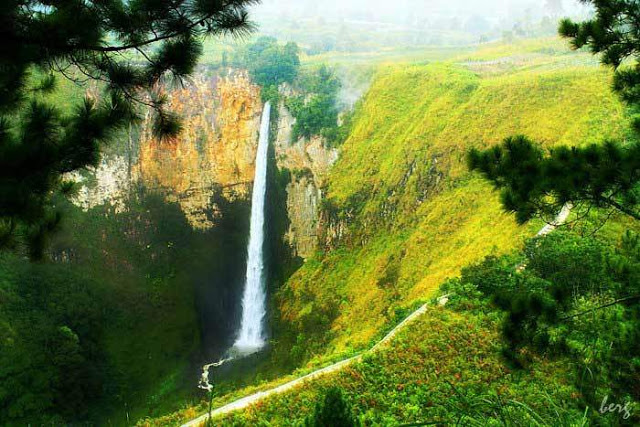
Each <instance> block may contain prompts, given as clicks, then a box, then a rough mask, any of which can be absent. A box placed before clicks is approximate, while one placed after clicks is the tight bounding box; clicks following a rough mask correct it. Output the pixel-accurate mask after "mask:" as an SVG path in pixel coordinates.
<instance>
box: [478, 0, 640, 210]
mask: <svg viewBox="0 0 640 427" xmlns="http://www.w3.org/2000/svg"><path fill="white" fill-rule="evenodd" d="M581 2H582V3H585V4H591V5H593V6H594V8H595V11H596V13H595V16H594V18H593V19H591V20H589V21H585V22H581V23H575V22H572V21H571V20H569V19H565V20H563V21H561V23H560V28H559V32H560V34H561V35H562V36H564V37H566V38H569V39H570V41H571V45H572V46H573V47H574V48H575V49H579V48H583V47H587V48H589V49H590V50H591V52H593V53H594V54H599V55H601V60H602V63H603V64H605V65H608V66H611V67H613V68H614V70H615V75H614V85H613V89H614V90H615V91H616V93H618V94H619V95H620V96H621V98H622V100H623V101H625V102H626V103H627V104H629V106H630V107H631V108H632V109H633V110H636V111H637V109H638V107H640V62H639V59H640V3H638V2H637V1H635V0H581ZM627 60H628V61H630V62H631V63H630V66H629V67H621V65H622V64H623V62H625V61H627ZM634 127H635V130H636V131H639V130H640V120H638V119H636V120H635V123H634ZM468 164H469V167H470V168H471V169H472V170H478V171H480V172H481V173H482V174H483V175H484V176H485V177H486V178H487V179H489V180H491V181H492V182H493V184H494V185H495V186H496V187H497V188H499V189H501V190H502V202H503V206H504V208H505V209H506V210H508V211H512V212H516V215H517V219H518V221H519V222H526V221H528V220H529V219H531V218H532V217H534V216H548V215H549V214H550V212H553V211H554V210H555V211H557V210H558V209H559V207H560V206H562V205H563V204H565V203H568V202H570V203H573V204H574V205H585V206H587V208H588V209H589V208H592V207H595V208H603V207H604V208H607V207H608V208H614V209H616V210H618V211H620V212H623V213H624V214H626V215H629V216H631V217H632V218H635V219H640V211H639V210H638V205H639V203H640V144H639V143H638V142H633V143H624V142H620V141H610V142H607V143H606V144H604V145H601V146H594V145H591V146H588V147H585V148H575V147H572V148H568V147H560V148H557V149H555V150H553V151H551V152H550V153H544V151H543V150H542V149H541V148H539V147H538V146H537V144H535V143H534V142H532V141H530V140H528V139H527V138H526V137H522V136H520V137H511V138H507V139H506V140H505V141H504V143H503V144H502V145H501V146H499V147H495V148H491V149H488V150H485V151H479V150H472V151H471V153H470V154H469V156H468Z"/></svg>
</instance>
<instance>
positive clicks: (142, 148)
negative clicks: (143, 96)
mask: <svg viewBox="0 0 640 427" xmlns="http://www.w3.org/2000/svg"><path fill="white" fill-rule="evenodd" d="M282 90H283V92H284V94H285V95H286V93H287V92H291V89H290V88H283V89H282ZM167 96H168V97H169V107H170V109H171V110H172V111H175V112H176V113H177V114H179V115H180V116H181V117H182V120H183V125H184V129H183V131H182V133H181V135H180V137H179V138H177V139H175V140H164V141H160V140H157V139H156V138H154V137H153V135H152V132H151V129H152V123H151V117H150V114H148V115H147V117H146V118H145V120H144V122H143V123H142V125H141V127H140V129H139V130H138V131H137V132H134V131H132V132H129V136H128V138H129V141H128V142H127V143H126V144H121V146H123V147H125V148H122V149H119V150H116V152H114V153H111V154H109V155H107V156H105V158H104V159H103V161H102V163H101V165H100V167H99V168H97V169H96V170H95V171H92V172H93V173H92V174H90V175H91V176H89V177H83V176H81V175H79V174H78V175H76V176H75V178H76V179H78V180H80V181H82V182H83V184H84V185H83V186H82V188H81V190H80V192H79V194H78V196H77V199H76V202H77V204H79V205H80V206H82V207H84V208H87V209H88V208H90V207H92V206H96V205H100V204H103V203H111V204H113V205H114V206H116V208H117V209H124V208H125V200H126V197H128V195H129V194H131V190H132V189H134V188H137V187H138V186H142V187H144V188H146V189H150V190H154V191H158V192H160V193H161V194H163V195H164V196H165V198H166V200H167V201H170V202H176V203H178V204H179V205H180V207H181V209H182V211H183V212H184V213H185V216H186V217H187V220H188V221H189V223H190V224H191V225H192V227H194V228H195V229H209V228H211V227H212V226H214V225H215V223H216V218H217V215H218V209H217V207H216V206H215V200H214V195H216V194H221V195H222V196H224V197H225V198H226V199H227V200H229V201H233V200H235V199H238V198H246V197H248V196H249V193H250V191H251V185H252V182H253V177H254V168H255V155H256V149H257V143H258V132H259V129H260V116H261V114H262V103H261V100H260V90H259V88H258V87H257V86H255V85H253V84H252V83H251V82H250V80H249V78H248V77H247V75H246V74H245V73H241V72H233V73H230V74H229V75H227V76H225V77H214V78H211V77H204V76H202V75H200V76H197V77H195V78H194V79H192V80H191V81H190V82H188V83H187V84H186V85H185V86H184V87H181V88H177V89H173V90H170V91H168V92H167ZM277 112H278V114H277V117H278V120H277V122H276V123H274V127H275V129H274V130H275V140H274V146H275V152H276V159H277V166H278V168H280V169H283V168H286V169H288V170H289V171H290V172H291V182H290V183H289V184H288V185H287V189H286V190H287V210H288V214H289V220H290V228H289V230H288V233H287V235H286V239H287V241H288V243H289V244H290V245H291V247H292V248H293V249H294V252H295V254H297V255H298V256H301V257H302V258H306V257H308V256H310V255H311V254H312V253H313V251H314V250H315V249H316V247H317V236H318V234H319V230H318V224H319V221H318V212H319V206H320V202H321V199H322V190H321V188H322V186H323V184H324V180H325V178H326V175H327V173H328V171H329V169H330V168H331V166H332V165H333V163H334V162H335V161H336V160H337V158H338V153H337V151H336V150H334V149H327V148H325V147H324V145H323V141H322V140H321V139H320V138H312V139H311V140H308V141H307V140H300V141H292V138H291V135H292V128H293V125H294V123H295V119H294V118H293V117H292V116H291V114H290V113H289V111H288V110H287V109H286V107H285V106H284V103H283V102H281V103H280V104H279V105H278V110H277Z"/></svg>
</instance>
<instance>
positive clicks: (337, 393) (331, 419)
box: [307, 387, 358, 427]
mask: <svg viewBox="0 0 640 427" xmlns="http://www.w3.org/2000/svg"><path fill="white" fill-rule="evenodd" d="M307 425H308V426H309V427H325V426H332V427H353V426H356V425H358V424H357V422H356V419H355V417H354V416H353V413H352V412H351V407H350V406H349V403H348V402H347V400H346V399H345V397H344V393H343V392H342V390H341V389H339V388H338V387H332V388H330V389H329V390H327V392H326V394H325V395H324V398H323V400H322V401H320V402H318V404H317V405H316V408H315V410H314V412H313V415H312V416H311V418H310V419H309V421H308V422H307Z"/></svg>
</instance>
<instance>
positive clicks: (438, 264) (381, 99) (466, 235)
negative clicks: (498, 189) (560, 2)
mask: <svg viewBox="0 0 640 427" xmlns="http://www.w3.org/2000/svg"><path fill="white" fill-rule="evenodd" d="M549 43H550V45H551V47H548V48H547V49H546V50H545V49H543V48H542V47H541V46H543V47H544V46H546V42H543V43H541V44H538V43H530V44H528V45H525V46H520V49H522V51H524V52H523V53H519V56H517V57H515V56H513V55H512V53H513V52H518V50H517V49H515V48H504V47H491V48H489V49H488V50H487V51H484V52H482V51H481V52H479V53H476V54H474V55H470V56H466V57H461V58H459V60H456V61H450V62H449V63H447V64H444V65H442V64H440V65H426V66H424V65H419V66H408V67H407V66H396V67H389V68H386V69H384V70H382V71H381V72H380V73H379V75H378V76H377V78H376V79H375V81H374V83H373V85H372V87H371V89H370V91H369V93H368V94H367V96H366V99H365V100H364V104H363V106H362V108H361V109H360V111H359V112H358V113H357V115H356V119H355V126H354V128H353V130H352V134H351V136H350V138H349V139H348V141H347V142H346V144H345V146H344V148H343V151H342V153H341V157H340V160H339V161H338V163H337V164H336V166H335V167H334V169H333V170H332V173H331V176H330V179H329V185H328V189H327V196H328V199H329V200H330V201H331V204H332V205H333V206H334V209H335V210H337V211H338V212H341V215H342V218H346V215H344V212H348V211H350V210H351V212H352V213H353V214H352V215H350V216H349V218H348V220H347V221H348V223H349V224H350V230H351V231H350V235H349V236H348V238H347V239H345V240H346V243H343V244H342V245H341V247H340V248H339V249H338V250H335V251H332V252H329V253H327V254H318V256H317V257H315V258H314V259H312V260H310V261H309V262H307V264H306V265H305V266H304V267H303V268H302V269H300V270H299V271H298V272H297V273H296V274H295V275H294V277H293V278H292V279H291V280H290V281H289V283H288V285H287V287H286V288H285V289H284V290H283V291H282V294H281V296H280V301H281V308H282V313H283V317H284V318H285V319H287V320H288V321H290V322H293V323H294V324H295V325H296V326H297V328H298V330H299V331H300V333H303V334H304V333H307V332H308V331H307V329H309V325H310V324H311V323H313V322H311V321H310V319H311V318H312V317H313V318H317V317H318V316H319V315H318V313H319V312H325V313H326V316H328V317H329V318H331V314H330V313H331V312H337V313H339V315H338V316H337V318H335V320H333V319H331V320H333V321H332V322H330V329H331V332H330V333H329V334H328V335H327V336H325V337H324V338H326V339H327V342H328V343H329V344H330V345H329V348H328V349H327V348H318V350H317V351H318V353H324V352H328V353H331V352H342V351H345V350H348V349H350V348H354V347H356V348H357V347H361V346H363V345H364V344H366V343H367V342H369V341H370V340H371V339H372V338H373V337H374V336H375V335H376V334H377V333H378V332H379V330H380V329H381V328H383V326H384V325H385V324H386V323H388V322H389V321H390V320H391V319H392V317H393V316H392V314H391V313H392V312H393V308H394V307H397V306H407V305H410V304H412V302H414V301H415V300H417V299H421V298H425V297H428V296H429V295H430V294H431V292H432V291H433V290H434V289H435V288H436V287H437V286H438V285H439V284H440V283H441V282H442V281H443V280H444V279H445V278H447V277H451V276H455V275H457V273H458V271H459V269H460V268H461V267H463V266H464V265H467V264H469V263H472V262H475V261H477V260H479V259H481V258H483V257H484V256H485V255H487V254H491V253H494V254H498V253H505V252H508V251H510V250H512V249H514V248H516V247H518V246H519V245H520V243H521V242H522V239H523V238H524V237H526V236H531V235H532V233H533V231H534V229H535V228H536V227H538V226H539V225H540V224H532V225H530V226H528V227H520V226H517V224H515V222H514V220H513V218H512V216H511V215H508V214H505V213H503V212H502V211H501V209H500V205H499V201H498V196H497V194H496V193H495V192H493V191H492V190H491V187H490V186H489V185H487V184H486V183H485V182H483V181H482V180H480V179H479V178H478V177H475V176H472V175H470V174H469V173H468V172H467V171H466V168H465V166H464V153H465V152H466V151H467V150H468V148H469V147H471V146H482V147H486V146H489V145H492V144H495V143H498V142H500V141H501V140H502V139H503V138H504V137H506V136H509V135H513V134H517V133H522V134H526V135H529V136H530V137H532V138H534V139H536V140H538V141H540V142H542V143H543V144H544V145H545V146H546V147H553V146H554V145H557V144H569V145H575V144H581V143H585V142H596V141H601V140H603V139H606V138H613V137H619V136H623V135H624V132H625V129H626V119H625V113H624V109H623V107H622V106H621V104H620V103H619V102H618V101H617V100H616V99H615V97H614V96H613V95H612V94H611V93H610V91H609V84H610V83H609V80H610V74H609V72H608V71H606V70H604V69H602V68H597V67H594V66H593V62H592V61H590V60H589V58H588V57H586V56H585V55H582V54H568V53H567V52H563V51H557V50H554V49H557V43H556V42H549ZM554 46H555V47H554ZM522 51H521V52H522ZM541 51H542V52H552V53H553V54H552V55H548V54H543V53H540V52H541ZM501 54H502V55H507V56H506V57H505V58H504V59H503V61H502V63H500V61H498V63H497V64H496V63H495V62H496V61H495V58H499V57H500V55H501ZM482 61H492V62H490V63H483V62H482ZM485 64H486V66H487V67H489V69H485V68H483V67H485ZM423 199H424V200H423ZM336 307H337V310H336ZM324 320H325V323H327V322H326V319H324ZM325 354H326V353H325Z"/></svg>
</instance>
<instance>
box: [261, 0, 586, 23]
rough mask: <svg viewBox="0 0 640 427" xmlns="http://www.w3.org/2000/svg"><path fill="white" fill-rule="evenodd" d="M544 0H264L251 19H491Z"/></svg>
mask: <svg viewBox="0 0 640 427" xmlns="http://www.w3.org/2000/svg"><path fill="white" fill-rule="evenodd" d="M546 3H547V0H263V3H262V4H261V5H259V6H256V7H255V9H254V18H255V19H256V20H257V21H258V22H260V21H261V20H264V19H269V18H271V19H273V18H277V17H278V16H282V17H285V16H286V17H300V18H310V17H318V18H320V17H321V18H324V19H328V20H335V19H362V20H369V21H371V20H374V21H379V22H395V23H400V22H407V20H408V19H409V18H411V19H423V20H424V19H427V20H436V19H439V18H442V19H451V18H452V17H456V18H459V19H466V18H469V17H470V16H473V15H477V16H482V17H484V18H486V19H488V20H490V21H493V22H498V21H499V20H504V19H509V20H514V19H518V18H520V17H522V16H524V15H527V14H528V15H530V16H533V17H542V16H545V14H548V13H549V12H548V10H549V9H548V8H545V4H546ZM562 6H563V10H564V15H571V16H580V15H584V13H585V12H586V11H587V9H586V8H585V6H583V5H581V4H579V3H578V1H577V0H563V1H562Z"/></svg>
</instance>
